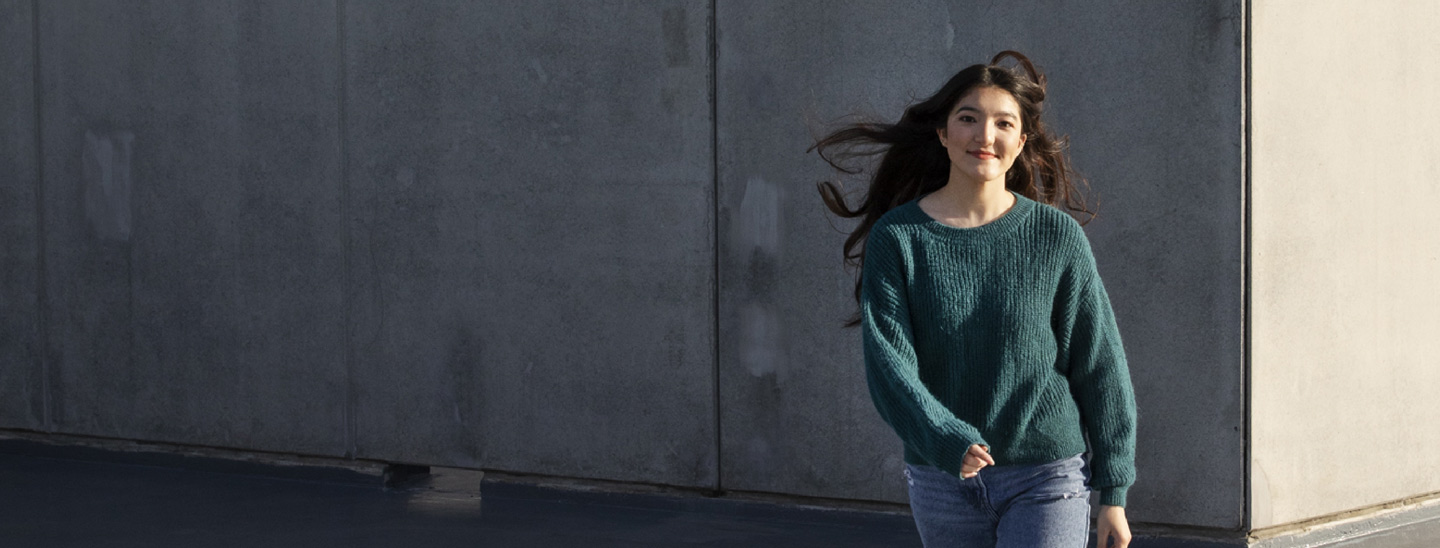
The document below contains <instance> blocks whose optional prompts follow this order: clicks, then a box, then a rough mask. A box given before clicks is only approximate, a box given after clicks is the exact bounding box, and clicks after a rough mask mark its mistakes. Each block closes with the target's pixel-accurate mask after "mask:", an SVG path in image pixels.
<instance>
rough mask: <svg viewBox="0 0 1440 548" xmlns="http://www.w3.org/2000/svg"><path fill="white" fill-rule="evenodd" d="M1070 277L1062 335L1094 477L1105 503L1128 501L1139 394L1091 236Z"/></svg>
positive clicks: (1109, 504) (1132, 470) (1133, 480)
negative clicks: (1137, 394)
mask: <svg viewBox="0 0 1440 548" xmlns="http://www.w3.org/2000/svg"><path fill="white" fill-rule="evenodd" d="M1081 238H1082V239H1083V235H1082V236H1081ZM1066 280H1067V281H1068V282H1070V283H1068V287H1067V286H1066V285H1062V287H1061V288H1060V290H1061V292H1062V295H1063V297H1064V300H1063V301H1062V302H1063V303H1064V306H1063V308H1062V311H1063V312H1062V314H1061V318H1062V325H1061V326H1060V329H1059V333H1058V334H1059V335H1060V337H1058V339H1059V341H1060V350H1061V356H1062V357H1063V358H1062V359H1064V360H1065V362H1064V363H1066V364H1068V366H1069V370H1068V371H1069V381H1070V393H1071V394H1072V395H1073V396H1074V397H1075V401H1076V403H1077V404H1078V405H1079V407H1080V416H1081V419H1082V421H1083V422H1084V425H1085V430H1086V432H1087V433H1088V434H1089V438H1090V446H1091V459H1090V469H1091V482H1090V483H1091V486H1092V487H1094V488H1095V489H1097V490H1099V491H1101V495H1100V503H1101V504H1103V505H1108V506H1120V507H1123V506H1125V496H1126V493H1127V491H1128V490H1129V488H1130V485H1131V484H1133V483H1134V482H1135V421H1136V417H1135V415H1136V413H1135V394H1134V389H1133V388H1132V386H1131V384H1130V372H1129V368H1128V366H1127V365H1126V362H1125V349H1124V347H1123V346H1122V344H1121V342H1120V329H1119V327H1118V326H1117V325H1116V323H1115V314H1114V312H1113V311H1112V310H1111V308H1110V297H1109V295H1108V294H1106V292H1105V286H1104V284H1103V283H1101V281H1100V275H1099V272H1098V271H1097V269H1096V268H1095V258H1094V257H1093V256H1092V255H1091V253H1090V246H1089V243H1088V242H1085V243H1084V244H1082V245H1081V253H1078V254H1077V257H1076V259H1075V265H1074V268H1073V269H1072V271H1071V272H1070V273H1068V274H1067V276H1066ZM1122 515H1123V514H1122Z"/></svg>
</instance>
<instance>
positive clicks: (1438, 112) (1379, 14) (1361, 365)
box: [1251, 0, 1440, 528]
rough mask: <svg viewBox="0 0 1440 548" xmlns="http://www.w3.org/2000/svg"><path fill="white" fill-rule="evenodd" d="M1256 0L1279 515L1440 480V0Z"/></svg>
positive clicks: (1257, 252) (1264, 502)
mask: <svg viewBox="0 0 1440 548" xmlns="http://www.w3.org/2000/svg"><path fill="white" fill-rule="evenodd" d="M1253 9H1254V13H1253V20H1252V21H1253V22H1252V25H1253V27H1252V35H1253V37H1254V38H1253V50H1252V52H1253V53H1252V56H1253V57H1252V58H1253V63H1254V65H1253V78H1254V80H1253V84H1252V86H1253V88H1252V89H1253V91H1252V96H1253V105H1254V110H1253V122H1252V124H1253V129H1252V137H1251V138H1252V148H1253V158H1254V168H1253V170H1254V171H1253V183H1252V189H1253V198H1254V202H1253V219H1254V221H1253V222H1254V225H1253V227H1254V228H1253V231H1254V235H1253V243H1254V251H1253V259H1254V266H1253V270H1254V274H1253V289H1254V304H1253V314H1254V316H1253V318H1254V319H1253V324H1252V329H1253V335H1252V337H1253V343H1252V344H1253V358H1252V363H1253V372H1252V381H1251V383H1252V389H1253V394H1252V401H1253V410H1252V415H1253V416H1252V419H1251V420H1252V428H1253V431H1252V463H1251V464H1252V500H1253V512H1254V516H1253V523H1254V526H1255V527H1257V528H1263V527H1267V526H1273V525H1280V524H1285V523H1289V522H1293V521H1297V520H1303V519H1308V518H1314V517H1319V516H1324V515H1327V514H1331V513H1335V512H1340V511H1345V510H1349V509H1352V508H1358V507H1363V506H1368V505H1374V504H1378V503H1384V502H1387V501H1392V500H1397V499H1403V498H1407V497H1412V496H1416V495H1421V494H1425V493H1433V492H1437V491H1440V459H1437V458H1436V457H1435V455H1436V454H1437V453H1440V430H1437V429H1436V428H1433V427H1431V426H1429V425H1433V424H1435V423H1436V422H1440V401H1437V400H1436V399H1435V397H1434V391H1435V388H1436V387H1437V386H1440V368H1437V367H1436V358H1435V356H1437V355H1440V338H1436V336H1435V334H1436V333H1437V332H1440V293H1437V292H1436V291H1435V285H1434V283H1435V280H1436V279H1437V278H1440V258H1437V253H1436V249H1440V220H1437V219H1440V217H1437V215H1436V214H1435V212H1436V211H1437V209H1440V186H1437V185H1436V184H1435V181H1436V179H1437V177H1440V156H1437V155H1436V154H1435V151H1436V150H1440V137H1437V135H1440V106H1437V104H1436V102H1435V101H1434V90H1435V89H1436V88H1440V64H1437V61H1440V36H1437V35H1436V33H1435V32H1434V29H1433V24H1434V22H1435V21H1437V20H1440V5H1437V4H1435V3H1433V2H1426V1H1419V0H1417V1H1411V2H1404V1H1394V2H1382V3H1372V4H1366V5H1364V6H1361V5H1358V4H1352V3H1349V2H1343V1H1338V0H1337V1H1325V2H1299V1H1294V2H1280V1H1269V0H1266V1H1256V2H1254V4H1253Z"/></svg>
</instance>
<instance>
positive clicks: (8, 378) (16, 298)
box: [0, 0, 45, 429]
mask: <svg viewBox="0 0 1440 548" xmlns="http://www.w3.org/2000/svg"><path fill="white" fill-rule="evenodd" d="M31 7H32V6H31V3H30V2H28V1H21V0H0V74H4V75H5V77H4V78H0V426H6V427H21V428H36V429H38V428H41V427H43V425H44V418H45V412H44V407H43V406H44V392H45V390H44V376H43V375H44V372H43V366H42V364H41V362H40V338H39V334H40V328H39V327H40V326H39V319H40V318H39V314H38V302H39V301H38V298H37V286H38V284H37V281H36V280H37V279H38V277H39V272H40V270H39V261H40V253H39V243H40V240H39V234H40V227H39V221H38V212H37V210H36V208H35V193H36V191H37V190H38V189H37V185H36V182H37V181H38V177H39V173H38V165H37V156H36V150H35V148H36V146H37V145H38V143H37V142H36V140H35V89H34V88H35V71H34V63H35V47H34V41H35V34H34V32H33V28H34V18H33V16H32V12H31Z"/></svg>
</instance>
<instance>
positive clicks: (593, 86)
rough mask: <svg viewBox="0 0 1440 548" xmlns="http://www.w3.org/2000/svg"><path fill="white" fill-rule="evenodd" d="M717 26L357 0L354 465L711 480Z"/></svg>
mask: <svg viewBox="0 0 1440 548" xmlns="http://www.w3.org/2000/svg"><path fill="white" fill-rule="evenodd" d="M708 15H709V5H708V4H707V3H705V2H673V3H665V4H663V5H660V4H653V5H652V4H633V3H626V2H600V3H585V4H575V3H573V2H563V1H545V2H532V3H527V4H526V5H524V6H519V5H516V6H510V7H506V6H500V5H495V4H493V3H473V2H464V1H450V2H428V3H423V4H421V3H414V2H408V1H395V2H365V3H361V2H355V3H347V4H346V6H345V19H344V22H345V42H346V50H345V70H346V74H347V78H346V82H345V84H346V86H345V96H346V117H347V119H346V127H347V131H346V147H347V152H346V156H347V158H348V163H347V170H348V174H349V175H348V180H349V189H350V192H349V195H348V196H347V198H346V199H347V203H348V208H349V211H350V213H351V214H350V215H349V219H350V223H349V227H348V230H349V241H350V250H351V253H350V257H351V258H350V263H349V266H350V270H349V277H350V279H351V287H352V290H351V292H350V294H349V295H348V298H349V302H350V303H351V306H352V311H351V313H350V317H351V323H350V328H349V330H350V339H349V341H350V345H351V348H350V352H351V353H352V355H353V360H354V363H355V366H354V367H355V377H354V379H355V381H354V390H355V402H356V408H355V411H356V415H355V425H354V429H355V432H356V434H355V436H356V437H355V454H356V455H358V456H363V457H368V458H380V459H390V460H400V461H413V462H424V463H437V464H450V465H460V466H476V467H482V466H483V467H485V468H488V469H500V470H513V471H522V472H528V473H538V474H553V475H562V476H578V477H587V478H604V479H613V480H626V481H639V482H653V483H664V484H672V485H684V486H712V487H713V486H714V484H715V481H716V474H717V470H716V466H715V449H714V439H715V411H714V398H713V392H714V385H713V375H714V359H713V353H714V300H713V294H712V291H713V290H712V287H713V285H714V262H713V261H714V252H713V244H712V239H713V236H712V233H713V224H712V220H711V217H712V210H713V206H712V204H711V196H712V188H711V183H710V181H711V180H712V167H711V165H712V157H713V154H712V148H711V139H712V136H711V132H710V126H711V115H710V105H709V86H708V77H709V74H710V65H709V60H708V55H707V49H708V47H707V41H708V40H707V28H708V27H707V21H706V18H707V17H708Z"/></svg>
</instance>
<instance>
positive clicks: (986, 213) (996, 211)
mask: <svg viewBox="0 0 1440 548" xmlns="http://www.w3.org/2000/svg"><path fill="white" fill-rule="evenodd" d="M929 198H930V199H931V203H932V204H933V205H934V206H936V207H935V209H936V210H937V211H936V213H939V214H940V215H941V216H943V217H945V220H947V221H949V222H951V223H952V224H959V225H962V226H979V225H982V224H985V223H988V222H990V221H993V220H995V219H997V218H999V217H1000V216H1001V215H1004V214H1005V212H1006V211H1009V210H1010V208H1011V207H1012V206H1014V205H1015V197H1014V196H1011V195H1010V191H1009V190H1006V189H1005V180H1004V179H997V180H994V181H986V182H984V183H978V184H977V183H975V182H974V181H970V180H968V179H963V178H957V177H954V176H951V177H950V181H949V182H948V183H946V184H945V186H943V187H941V188H940V190H937V191H935V192H934V193H933V194H931V195H930V196H929Z"/></svg>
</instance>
